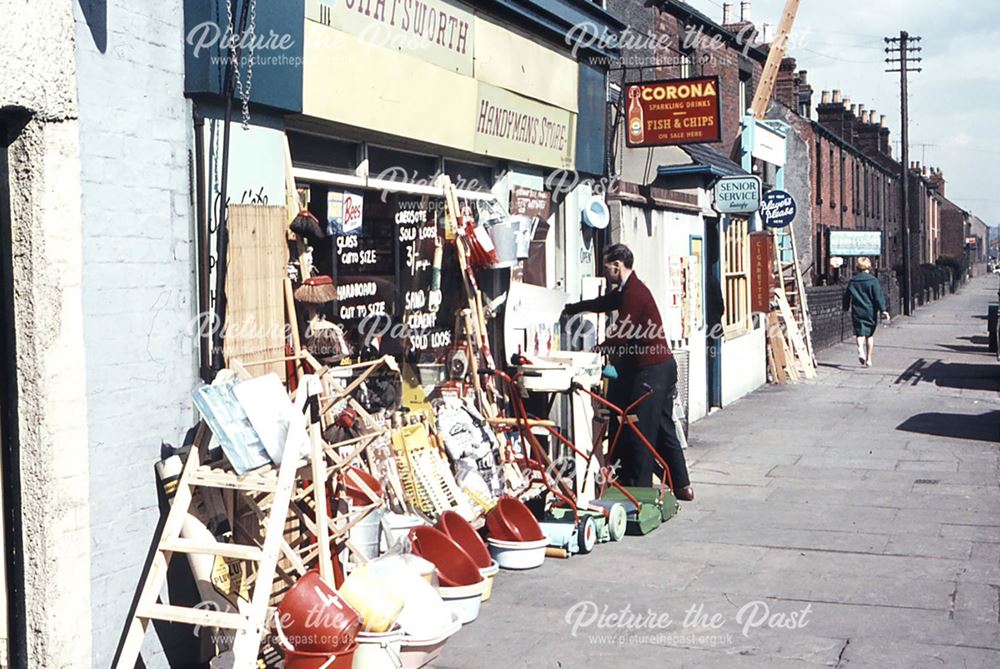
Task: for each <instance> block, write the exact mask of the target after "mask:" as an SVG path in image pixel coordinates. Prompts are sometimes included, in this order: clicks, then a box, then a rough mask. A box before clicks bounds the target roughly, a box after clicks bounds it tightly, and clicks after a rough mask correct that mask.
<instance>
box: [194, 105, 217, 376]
mask: <svg viewBox="0 0 1000 669" xmlns="http://www.w3.org/2000/svg"><path fill="white" fill-rule="evenodd" d="M194 162H195V165H194V174H195V220H196V225H197V229H198V231H197V237H196V239H195V241H196V244H197V246H196V248H197V254H198V321H197V322H198V331H199V342H198V344H199V349H200V351H201V355H200V360H199V370H200V375H201V380H202V381H204V382H205V383H210V382H211V380H212V377H213V372H212V334H211V332H212V330H211V328H210V327H207V326H209V325H210V324H211V320H209V319H208V312H209V311H210V310H211V308H212V300H211V296H210V292H209V279H210V277H211V271H210V269H209V267H210V264H209V250H208V242H209V232H208V195H207V193H206V190H205V188H206V187H205V117H204V116H203V115H202V113H201V111H200V110H199V109H198V103H197V102H195V103H194Z"/></svg>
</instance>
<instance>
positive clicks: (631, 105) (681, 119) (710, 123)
mask: <svg viewBox="0 0 1000 669" xmlns="http://www.w3.org/2000/svg"><path fill="white" fill-rule="evenodd" d="M626 104H627V115H626V120H627V127H626V134H625V137H626V140H627V143H628V146H630V147H639V146H667V145H672V144H703V143H706V142H718V141H720V140H721V139H722V110H721V105H720V100H719V78H718V77H699V78H696V79H672V80H669V81H652V82H646V83H638V84H633V85H630V86H629V87H628V88H627V90H626Z"/></svg>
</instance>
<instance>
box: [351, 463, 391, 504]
mask: <svg viewBox="0 0 1000 669" xmlns="http://www.w3.org/2000/svg"><path fill="white" fill-rule="evenodd" d="M359 481H361V482H364V484H365V485H366V486H368V487H369V488H371V491H372V492H373V493H375V494H376V495H378V499H372V498H371V496H370V495H369V494H368V493H366V492H365V490H364V488H362V487H361V486H360V485H359V484H358V482H359ZM344 486H345V487H346V488H347V496H348V497H349V498H350V499H351V501H352V502H354V503H355V504H357V505H358V506H368V505H370V504H378V503H379V501H381V498H382V496H383V495H384V494H385V491H384V490H383V489H382V484H381V483H379V480H378V479H376V478H375V477H374V476H372V475H371V474H369V473H368V472H366V471H365V470H363V469H359V468H357V467H348V468H347V470H346V471H345V472H344Z"/></svg>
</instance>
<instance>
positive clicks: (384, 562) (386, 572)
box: [367, 555, 452, 639]
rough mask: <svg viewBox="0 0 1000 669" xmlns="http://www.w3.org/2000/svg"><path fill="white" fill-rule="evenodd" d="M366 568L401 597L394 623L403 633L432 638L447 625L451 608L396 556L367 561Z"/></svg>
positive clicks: (449, 622) (421, 637)
mask: <svg viewBox="0 0 1000 669" xmlns="http://www.w3.org/2000/svg"><path fill="white" fill-rule="evenodd" d="M367 568H368V569H370V570H372V571H373V572H374V573H375V574H376V575H377V576H379V577H380V578H382V579H383V580H384V581H385V582H386V584H387V585H388V586H389V587H390V588H392V589H393V590H394V591H395V592H396V593H397V594H398V595H399V596H400V597H402V598H403V610H402V612H401V613H400V614H399V618H397V619H396V622H398V623H399V626H400V627H402V628H403V632H405V633H406V634H407V635H410V636H413V637H416V638H418V639H423V638H428V637H434V636H436V635H438V634H440V633H441V631H442V630H444V629H447V628H448V627H449V625H450V624H451V617H452V616H451V611H450V610H449V608H448V607H446V606H445V604H444V602H443V601H442V600H441V596H440V595H438V593H437V590H435V589H434V586H432V585H431V584H430V583H428V582H427V581H425V580H424V579H423V578H421V577H420V575H419V574H418V573H417V572H416V571H415V570H414V569H412V568H411V567H409V566H408V565H407V564H406V561H405V560H403V558H402V557H400V556H398V555H394V556H385V557H381V558H379V559H377V560H372V561H371V562H369V563H368V565H367Z"/></svg>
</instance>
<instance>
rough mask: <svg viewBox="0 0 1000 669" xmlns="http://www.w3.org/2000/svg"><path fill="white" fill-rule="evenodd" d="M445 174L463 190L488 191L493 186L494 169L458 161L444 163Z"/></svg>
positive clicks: (489, 166) (488, 166)
mask: <svg viewBox="0 0 1000 669" xmlns="http://www.w3.org/2000/svg"><path fill="white" fill-rule="evenodd" d="M444 171H445V174H447V175H448V177H449V178H450V179H451V182H452V183H453V184H455V187H456V188H459V189H461V190H476V191H488V190H490V188H492V186H493V167H492V166H491V165H478V164H476V163H463V162H459V161H457V160H445V161H444Z"/></svg>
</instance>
